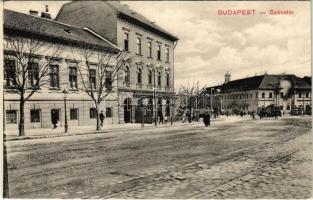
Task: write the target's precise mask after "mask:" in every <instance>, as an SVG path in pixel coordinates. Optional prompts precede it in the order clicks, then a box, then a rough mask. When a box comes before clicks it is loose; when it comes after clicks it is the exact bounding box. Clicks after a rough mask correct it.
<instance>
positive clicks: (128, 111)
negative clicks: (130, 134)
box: [124, 98, 132, 123]
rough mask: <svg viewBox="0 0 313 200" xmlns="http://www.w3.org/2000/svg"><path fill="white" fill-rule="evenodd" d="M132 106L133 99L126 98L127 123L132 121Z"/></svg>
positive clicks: (125, 114)
mask: <svg viewBox="0 0 313 200" xmlns="http://www.w3.org/2000/svg"><path fill="white" fill-rule="evenodd" d="M131 111H132V106H131V100H130V99H129V98H127V99H125V100H124V122H125V123H131V117H132V115H131V114H132V113H131Z"/></svg>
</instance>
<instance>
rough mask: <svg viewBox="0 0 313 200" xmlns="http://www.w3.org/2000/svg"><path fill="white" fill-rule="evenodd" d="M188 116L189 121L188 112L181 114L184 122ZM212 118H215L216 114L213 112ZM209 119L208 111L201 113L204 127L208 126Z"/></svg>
mask: <svg viewBox="0 0 313 200" xmlns="http://www.w3.org/2000/svg"><path fill="white" fill-rule="evenodd" d="M187 118H188V120H189V122H191V119H192V118H191V115H190V114H189V113H187V114H186V113H183V115H182V122H183V123H185V122H186V119H187ZM214 118H217V115H215V114H214ZM194 119H195V117H194ZM210 120H211V115H210V113H209V111H206V112H205V113H204V114H203V123H204V125H205V127H208V126H210Z"/></svg>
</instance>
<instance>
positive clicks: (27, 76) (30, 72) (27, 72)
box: [4, 34, 62, 136]
mask: <svg viewBox="0 0 313 200" xmlns="http://www.w3.org/2000/svg"><path fill="white" fill-rule="evenodd" d="M61 49H62V47H61V46H60V45H57V44H51V43H48V42H44V41H43V40H42V39H41V38H40V37H23V36H17V35H10V34H7V35H6V36H5V37H4V59H5V67H4V75H5V79H6V80H5V82H6V86H5V87H6V89H5V93H12V94H17V95H19V107H20V115H19V125H18V128H19V136H24V135H25V129H24V105H25V102H26V101H28V100H29V99H30V98H31V97H32V96H33V94H35V93H36V92H38V91H39V90H41V88H42V87H45V86H47V85H48V82H49V81H50V79H49V75H50V70H49V68H50V64H51V62H52V59H51V58H54V57H57V56H58V54H59V53H60V52H61ZM47 52H49V55H47V56H49V57H47V56H45V54H47Z"/></svg>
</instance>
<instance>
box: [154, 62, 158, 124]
mask: <svg viewBox="0 0 313 200" xmlns="http://www.w3.org/2000/svg"><path fill="white" fill-rule="evenodd" d="M153 98H154V108H155V110H154V126H156V125H157V117H158V115H157V102H156V85H155V68H153Z"/></svg>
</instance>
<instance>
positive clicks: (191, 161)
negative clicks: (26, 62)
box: [7, 117, 312, 199]
mask: <svg viewBox="0 0 313 200" xmlns="http://www.w3.org/2000/svg"><path fill="white" fill-rule="evenodd" d="M310 120H311V119H310V118H309V117H298V118H291V117H286V118H280V119H277V120H274V119H264V120H251V119H249V118H240V117H238V118H237V117H230V118H227V119H223V120H220V121H217V122H215V123H213V126H212V127H210V128H207V129H206V128H204V127H203V126H202V124H193V125H189V126H182V127H172V128H167V129H163V128H162V129H158V128H157V129H150V130H141V131H134V132H132V131H129V132H115V133H105V134H98V135H85V136H70V137H59V138H53V140H51V139H48V138H47V139H34V140H24V141H10V142H7V147H8V164H9V184H10V194H11V197H19V198H34V197H36V198H47V197H50V198H52V197H54V198H202V199H203V198H310V197H312V138H311V134H310V131H311V121H310ZM49 140H50V141H49ZM30 177H31V179H30ZM26 180H28V181H26ZM30 180H31V181H30ZM26 183H27V184H26Z"/></svg>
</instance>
